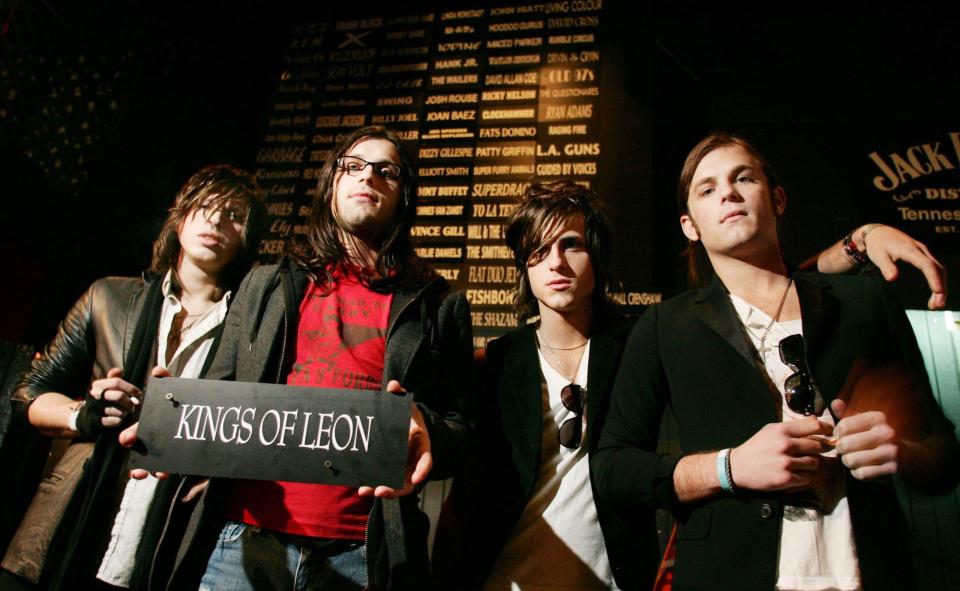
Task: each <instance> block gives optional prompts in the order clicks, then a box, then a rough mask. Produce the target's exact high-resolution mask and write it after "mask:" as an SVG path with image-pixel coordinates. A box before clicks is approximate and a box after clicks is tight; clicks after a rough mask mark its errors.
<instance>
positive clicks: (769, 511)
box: [760, 503, 773, 519]
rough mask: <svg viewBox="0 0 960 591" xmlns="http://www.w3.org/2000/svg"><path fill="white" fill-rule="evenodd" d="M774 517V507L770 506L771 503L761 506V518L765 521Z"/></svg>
mask: <svg viewBox="0 0 960 591" xmlns="http://www.w3.org/2000/svg"><path fill="white" fill-rule="evenodd" d="M772 515H773V507H771V506H770V503H764V504H762V505H760V517H763V518H764V519H770V517H771V516H772Z"/></svg>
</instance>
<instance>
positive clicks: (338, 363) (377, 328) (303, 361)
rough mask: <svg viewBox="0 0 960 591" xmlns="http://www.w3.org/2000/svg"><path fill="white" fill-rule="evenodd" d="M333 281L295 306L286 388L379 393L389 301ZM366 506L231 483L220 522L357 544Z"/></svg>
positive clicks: (318, 493) (318, 488)
mask: <svg viewBox="0 0 960 591" xmlns="http://www.w3.org/2000/svg"><path fill="white" fill-rule="evenodd" d="M336 279H337V280H336V282H335V283H334V284H333V285H332V286H328V287H332V289H325V288H323V287H320V286H318V285H317V284H315V283H312V284H311V285H310V286H309V287H308V288H307V292H306V294H305V295H304V297H303V300H302V301H301V302H300V324H299V327H298V329H297V340H296V351H295V355H296V357H295V358H294V363H293V368H292V370H291V372H290V374H289V375H288V376H287V383H288V384H290V385H293V386H312V387H321V388H352V389H361V390H379V389H380V385H381V382H382V380H383V358H384V352H385V348H386V339H385V337H386V331H387V322H388V321H389V317H390V303H391V300H392V296H391V295H390V294H379V293H376V292H373V291H371V290H369V289H368V288H366V287H365V286H364V285H363V284H361V283H360V282H359V280H358V279H357V277H356V276H355V275H353V274H347V275H341V274H337V275H336ZM371 484H374V483H371ZM371 502H372V501H371V500H370V499H366V498H363V497H359V496H357V489H356V488H352V487H347V486H332V485H323V484H309V483H304V482H282V481H277V482H268V481H257V480H239V481H236V482H235V483H234V486H233V490H232V493H231V495H230V498H229V500H228V502H227V511H226V515H227V518H228V519H232V520H234V521H242V522H243V523H247V524H249V525H256V526H259V527H263V528H266V529H270V530H274V531H281V532H285V533H289V534H295V535H302V536H310V537H316V538H337V539H347V540H362V539H363V535H364V530H365V529H366V524H367V516H368V514H369V513H370V504H371Z"/></svg>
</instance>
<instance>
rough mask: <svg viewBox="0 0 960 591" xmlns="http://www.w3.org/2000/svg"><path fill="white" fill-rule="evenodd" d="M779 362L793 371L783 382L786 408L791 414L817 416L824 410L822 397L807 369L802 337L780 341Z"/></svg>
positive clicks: (794, 335)
mask: <svg viewBox="0 0 960 591" xmlns="http://www.w3.org/2000/svg"><path fill="white" fill-rule="evenodd" d="M780 360H781V361H783V362H784V363H785V364H786V365H788V366H790V369H792V370H793V371H794V373H792V374H790V375H789V376H787V379H786V380H785V381H784V382H783V389H784V396H785V397H786V399H787V406H788V407H789V408H790V410H792V411H793V412H798V413H801V414H804V415H817V416H819V415H820V414H821V413H822V412H823V408H824V404H823V396H821V395H820V389H819V388H817V384H816V383H815V382H814V381H813V376H812V375H810V369H809V367H807V356H806V353H805V352H804V346H803V335H799V334H792V335H790V336H788V337H787V338H785V339H783V340H782V341H780Z"/></svg>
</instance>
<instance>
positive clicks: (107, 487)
mask: <svg viewBox="0 0 960 591" xmlns="http://www.w3.org/2000/svg"><path fill="white" fill-rule="evenodd" d="M265 214H266V211H265V207H264V203H263V195H262V192H261V191H260V188H259V187H258V186H257V184H256V182H255V181H254V179H253V177H252V176H250V175H249V174H248V173H246V172H244V171H241V170H239V169H236V168H233V167H231V166H227V165H216V166H207V167H204V168H202V169H201V170H200V171H198V172H197V173H196V174H194V175H193V176H191V177H190V178H189V179H188V180H187V182H186V183H184V185H183V187H182V188H181V189H180V192H179V194H178V195H177V198H176V201H175V202H174V205H173V207H171V208H170V213H169V215H168V217H167V219H166V222H165V223H164V225H163V228H162V230H161V231H160V236H159V237H158V238H157V240H156V242H155V243H154V255H153V262H152V265H151V268H150V271H149V272H148V273H145V274H144V276H143V277H142V278H139V277H137V278H133V277H129V278H128V277H108V278H105V279H100V280H98V281H96V282H94V283H93V285H91V286H90V288H89V289H88V290H87V291H86V293H84V295H83V296H82V297H81V298H80V300H79V301H78V302H77V303H76V304H75V305H74V307H73V308H72V309H71V310H70V312H69V313H68V314H67V316H66V318H65V319H64V320H63V322H62V323H61V324H60V329H59V331H58V333H57V335H56V337H55V338H54V340H53V341H52V342H51V343H50V344H49V345H48V346H47V348H46V349H45V351H44V353H43V355H41V356H40V357H38V358H37V359H36V360H35V361H34V362H33V365H32V367H31V369H30V371H29V372H28V373H27V374H26V375H25V376H24V378H23V380H22V381H21V382H20V384H19V385H18V387H17V389H16V390H15V391H14V393H13V403H14V408H15V409H16V410H15V412H16V413H17V415H18V416H19V417H20V418H21V419H23V420H25V421H27V422H29V424H30V425H31V426H32V427H33V428H35V429H37V430H38V431H39V432H41V433H43V434H44V435H48V436H51V437H54V438H57V443H55V444H54V449H55V450H57V451H55V453H54V454H53V455H52V459H51V461H50V462H49V463H48V469H47V470H46V473H47V474H48V475H49V476H47V477H46V478H45V480H44V482H42V483H41V484H40V486H39V488H38V490H37V492H36V495H35V496H34V498H33V501H32V503H31V504H30V507H29V509H28V510H27V513H26V515H25V516H24V518H23V520H22V521H21V523H20V526H19V529H18V530H17V532H16V534H14V536H13V538H12V541H11V543H10V545H9V548H8V551H7V553H6V556H5V557H4V559H3V568H4V569H5V570H4V571H3V578H4V581H5V582H4V586H7V585H10V586H14V587H27V588H29V587H31V586H37V585H39V586H40V587H43V588H46V587H49V588H68V587H75V588H90V587H91V586H101V587H108V588H109V587H127V586H128V585H129V584H130V576H131V573H132V569H133V563H134V557H135V552H136V549H137V542H138V540H139V535H140V531H141V529H142V527H143V524H144V520H145V519H146V510H147V507H148V506H149V505H150V503H151V500H152V499H153V497H154V492H155V487H156V481H155V480H143V481H136V480H131V481H129V482H127V480H126V477H125V470H124V468H125V466H126V462H125V460H126V452H125V450H123V448H121V447H119V446H118V445H117V431H118V429H119V427H121V426H123V425H125V424H126V423H127V417H128V416H129V415H131V413H133V412H134V410H135V408H136V406H137V405H138V404H139V402H140V400H141V398H142V392H141V388H142V386H143V384H144V382H145V380H146V377H147V372H148V370H149V369H150V368H151V367H154V366H157V365H159V366H160V367H164V368H166V369H167V370H168V371H169V372H170V373H172V374H173V375H177V376H181V377H197V376H199V375H201V374H202V373H203V369H204V367H205V365H206V364H207V363H208V362H209V361H210V360H211V359H212V355H211V354H210V353H211V352H212V351H214V350H215V349H216V347H217V342H218V340H219V337H220V333H221V322H222V321H223V319H224V317H225V316H226V314H227V305H228V302H229V299H230V297H229V294H230V292H231V290H233V289H235V288H236V287H237V284H238V283H239V282H240V279H241V278H242V277H243V276H244V274H245V273H246V272H247V270H248V269H249V268H250V264H251V262H252V261H253V259H254V256H255V255H256V250H257V246H258V244H259V235H260V232H261V231H262V226H263V221H264V218H265ZM91 376H92V378H93V381H92V384H91V383H90V379H91ZM85 390H87V391H88V392H87V394H86V395H84V394H83V392H84V391H85ZM61 443H62V444H68V445H66V447H65V446H64V445H61ZM53 458H55V459H53ZM121 492H122V493H123V494H122V495H120V494H119V493H121ZM121 496H122V501H121V502H120V504H119V505H118V504H117V501H118V500H119V499H120V498H121Z"/></svg>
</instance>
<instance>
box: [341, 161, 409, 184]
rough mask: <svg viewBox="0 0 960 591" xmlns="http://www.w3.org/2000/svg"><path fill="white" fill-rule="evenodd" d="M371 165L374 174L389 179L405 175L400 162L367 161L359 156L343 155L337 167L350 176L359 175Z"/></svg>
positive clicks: (393, 179) (396, 178) (392, 179)
mask: <svg viewBox="0 0 960 591" xmlns="http://www.w3.org/2000/svg"><path fill="white" fill-rule="evenodd" d="M368 166H369V167H371V168H372V169H373V172H374V174H376V175H377V176H379V177H381V178H384V179H386V180H388V181H395V180H398V179H399V178H400V177H401V176H403V169H402V168H400V165H399V164H394V163H393V162H390V161H389V160H384V161H383V162H367V161H366V160H364V159H363V158H360V157H359V156H341V157H339V158H337V168H339V169H340V170H342V171H344V172H345V173H347V174H348V175H350V176H357V175H358V174H360V171H362V170H363V169H364V168H366V167H368Z"/></svg>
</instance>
